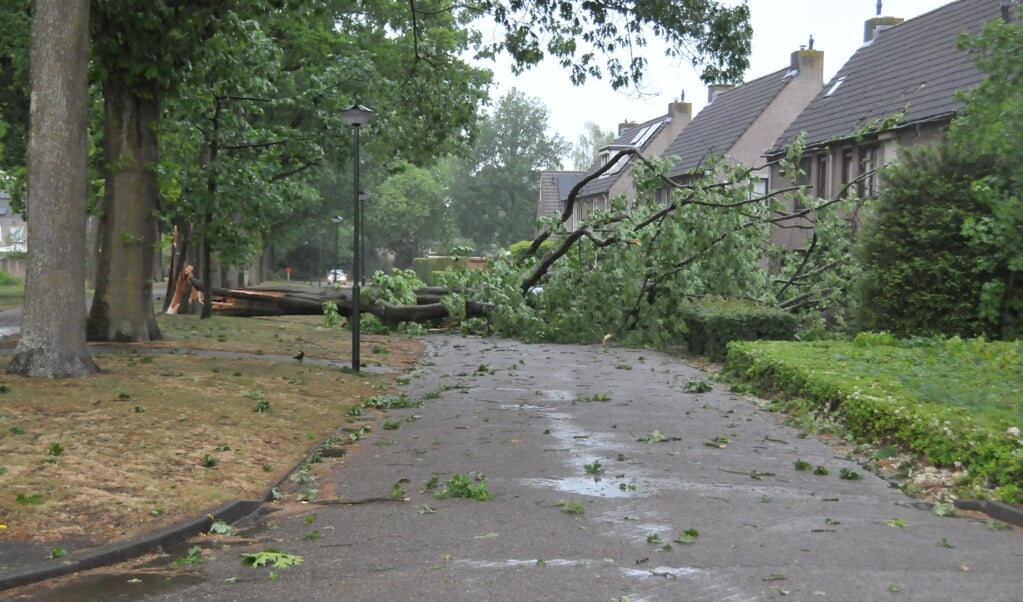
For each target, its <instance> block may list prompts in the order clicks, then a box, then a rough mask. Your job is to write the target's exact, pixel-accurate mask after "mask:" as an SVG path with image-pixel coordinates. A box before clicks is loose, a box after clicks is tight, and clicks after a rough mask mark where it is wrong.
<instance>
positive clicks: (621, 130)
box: [618, 121, 639, 136]
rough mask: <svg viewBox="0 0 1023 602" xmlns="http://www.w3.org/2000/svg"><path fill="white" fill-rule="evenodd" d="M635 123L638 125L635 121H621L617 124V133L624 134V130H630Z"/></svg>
mask: <svg viewBox="0 0 1023 602" xmlns="http://www.w3.org/2000/svg"><path fill="white" fill-rule="evenodd" d="M637 125H639V124H638V123H636V122H635V121H623V122H621V123H619V124H618V135H619V136H621V135H622V134H624V133H625V132H627V131H629V130H631V129H632V128H634V127H636V126H637Z"/></svg>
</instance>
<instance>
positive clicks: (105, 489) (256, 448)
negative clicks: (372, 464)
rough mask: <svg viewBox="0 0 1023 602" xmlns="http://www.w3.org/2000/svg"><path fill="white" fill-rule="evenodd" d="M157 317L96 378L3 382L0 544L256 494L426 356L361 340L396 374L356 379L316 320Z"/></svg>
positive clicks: (73, 533) (127, 528) (401, 343)
mask: <svg viewBox="0 0 1023 602" xmlns="http://www.w3.org/2000/svg"><path fill="white" fill-rule="evenodd" d="M158 320H159V323H160V329H161V332H162V334H163V335H164V340H163V341H156V342H153V343H152V344H149V343H146V344H139V345H115V346H109V347H104V351H103V352H97V353H95V354H94V358H95V360H96V363H97V364H99V366H100V367H101V368H102V369H103V372H102V373H100V374H96V375H93V376H90V377H86V378H78V379H63V380H58V379H36V378H31V379H30V378H21V377H14V376H7V375H0V525H2V526H0V541H2V540H3V539H4V538H14V539H24V540H33V541H41V542H45V541H55V540H59V539H65V538H72V539H85V540H91V541H96V542H106V541H113V540H118V539H124V538H129V537H133V536H136V535H138V534H140V533H142V532H147V531H151V530H154V529H158V528H161V527H164V526H167V525H169V524H173V523H175V522H178V521H180V520H184V519H188V518H193V517H195V516H199V515H201V513H203V512H207V511H209V510H211V509H213V508H215V507H216V506H218V505H220V504H222V503H224V502H226V501H228V500H233V499H239V498H241V499H251V498H257V497H260V496H262V495H263V494H264V493H265V491H266V489H267V488H268V487H269V486H270V485H271V484H272V483H274V482H276V481H277V480H279V479H281V478H283V477H284V476H285V474H286V473H287V471H289V470H290V469H291V468H292V467H293V466H294V465H295V464H296V463H298V462H299V461H300V460H301V459H302V458H303V457H304V456H305V454H306V453H307V452H308V450H309V449H311V448H312V447H313V446H314V445H316V444H317V443H318V442H320V441H322V440H324V439H325V438H327V437H329V436H331V435H333V434H335V433H336V432H337V431H338V429H339V428H340V427H341V426H342V425H343V424H345V421H346V414H347V412H348V410H349V409H350V408H352V407H353V406H358V405H359V404H361V403H363V401H364V400H366V399H369V398H371V397H372V396H374V395H379V394H380V393H381V392H382V391H386V390H388V389H390V388H391V386H392V384H393V381H394V379H395V378H396V377H397V376H399V375H400V373H401V372H402V371H403V370H405V369H407V368H409V367H411V365H412V363H413V362H414V361H415V359H416V358H417V357H418V354H419V352H420V351H421V346H420V344H419V343H417V342H416V341H413V340H411V339H409V338H407V337H387V336H368V337H364V338H363V341H362V344H363V347H364V348H363V350H362V357H363V358H364V361H365V362H366V363H368V364H370V365H371V366H372V365H381V366H389V367H391V368H393V370H390V371H386V372H384V371H372V372H371V371H366V370H364V371H362V372H360V373H358V374H356V373H353V372H351V371H350V370H348V369H347V367H343V366H347V365H349V364H348V362H350V357H351V339H350V337H349V334H348V332H347V331H341V330H340V329H326V328H323V326H322V321H323V320H322V318H319V317H315V316H308V317H305V316H303V317H281V318H230V317H221V316H215V317H213V318H212V319H209V320H199V319H198V317H196V316H159V318H158ZM13 344H14V341H12V340H10V339H5V340H4V341H3V345H4V346H8V347H10V346H13ZM300 350H301V351H304V352H305V360H303V361H301V362H300V361H297V360H295V359H292V356H293V355H295V354H296V353H297V352H298V351H300ZM237 352H241V353H244V354H247V355H244V356H237V355H235V353H237ZM324 360H330V361H332V362H335V363H333V365H331V364H330V363H328V361H324ZM9 361H10V356H6V357H3V358H0V368H2V367H5V366H6V364H7V363H8V362H9Z"/></svg>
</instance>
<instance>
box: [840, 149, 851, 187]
mask: <svg viewBox="0 0 1023 602" xmlns="http://www.w3.org/2000/svg"><path fill="white" fill-rule="evenodd" d="M852 168H853V153H852V149H851V148H845V149H842V190H841V191H840V193H841V195H842V198H845V197H847V196H849V188H851V187H850V186H849V183H850V182H852V177H853V173H852Z"/></svg>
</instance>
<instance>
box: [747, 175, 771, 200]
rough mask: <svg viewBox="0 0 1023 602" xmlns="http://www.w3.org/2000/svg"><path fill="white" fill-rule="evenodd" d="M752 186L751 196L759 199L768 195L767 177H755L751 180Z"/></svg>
mask: <svg viewBox="0 0 1023 602" xmlns="http://www.w3.org/2000/svg"><path fill="white" fill-rule="evenodd" d="M751 183H752V186H751V187H750V191H749V198H751V199H759V198H763V197H765V196H767V178H766V177H763V176H761V177H759V178H757V177H754V178H752V180H751Z"/></svg>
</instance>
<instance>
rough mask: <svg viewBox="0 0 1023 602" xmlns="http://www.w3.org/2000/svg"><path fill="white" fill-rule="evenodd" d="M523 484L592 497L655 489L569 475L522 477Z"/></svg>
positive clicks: (636, 492) (627, 495) (621, 494)
mask: <svg viewBox="0 0 1023 602" xmlns="http://www.w3.org/2000/svg"><path fill="white" fill-rule="evenodd" d="M521 482H522V484H524V485H528V486H530V487H543V488H551V489H557V490H558V491H563V492H565V493H576V494H579V495H588V496H590V497H617V498H623V497H636V496H642V495H649V494H650V493H653V489H651V488H649V487H644V488H643V492H642V493H639V491H638V490H637V489H635V488H630V487H629V484H628V483H626V482H625V481H621V480H612V479H599V480H598V479H594V478H593V477H567V478H564V479H522V481H521Z"/></svg>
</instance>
